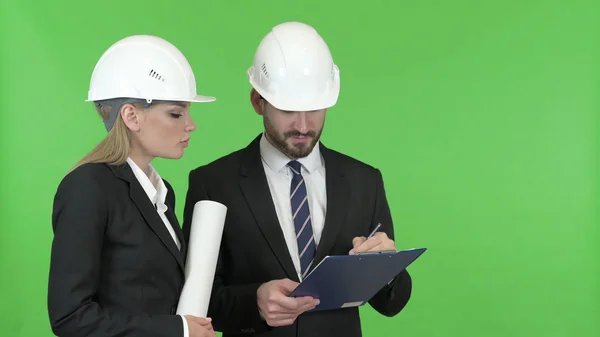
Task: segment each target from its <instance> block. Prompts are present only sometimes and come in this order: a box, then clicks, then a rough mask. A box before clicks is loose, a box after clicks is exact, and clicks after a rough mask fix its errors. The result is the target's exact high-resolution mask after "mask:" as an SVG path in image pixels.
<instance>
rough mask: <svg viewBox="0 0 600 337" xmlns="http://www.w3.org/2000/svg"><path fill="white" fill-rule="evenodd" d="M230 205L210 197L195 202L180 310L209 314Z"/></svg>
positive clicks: (178, 309) (185, 313)
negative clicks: (228, 206) (226, 216)
mask: <svg viewBox="0 0 600 337" xmlns="http://www.w3.org/2000/svg"><path fill="white" fill-rule="evenodd" d="M226 213H227V207H226V206H225V205H223V204H221V203H218V202H215V201H211V200H201V201H198V202H197V203H196V204H195V205H194V212H193V214H192V224H191V228H190V238H189V245H188V252H187V260H186V264H185V284H184V286H183V290H182V292H181V297H180V298H179V303H178V305H177V314H179V315H193V316H198V317H203V318H206V315H207V312H208V304H209V302H210V295H211V292H212V285H213V281H214V277H215V270H216V268H217V259H218V256H219V248H220V246H221V238H222V236H223V226H224V225H225V215H226Z"/></svg>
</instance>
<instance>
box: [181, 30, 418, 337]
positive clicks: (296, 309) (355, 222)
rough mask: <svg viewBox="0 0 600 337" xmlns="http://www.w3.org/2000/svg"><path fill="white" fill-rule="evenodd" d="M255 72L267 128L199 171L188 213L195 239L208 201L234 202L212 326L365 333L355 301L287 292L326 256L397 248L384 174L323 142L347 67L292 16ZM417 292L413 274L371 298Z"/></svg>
mask: <svg viewBox="0 0 600 337" xmlns="http://www.w3.org/2000/svg"><path fill="white" fill-rule="evenodd" d="M248 77H249V81H250V83H251V85H252V90H251V93H250V102H251V103H252V106H253V108H254V110H255V111H256V113H257V114H258V115H260V116H262V119H263V124H264V132H262V133H261V134H259V135H258V136H257V137H256V138H255V139H254V140H253V141H252V142H251V143H250V144H249V145H247V146H246V147H245V148H243V149H240V150H239V151H236V152H233V153H231V154H229V155H227V156H224V157H222V158H220V159H218V160H216V161H214V162H212V163H210V164H207V165H204V166H201V167H198V168H196V169H194V170H193V171H192V172H191V173H190V175H189V190H188V193H187V199H186V206H185V210H184V224H183V231H184V235H186V237H187V236H188V235H189V232H190V228H189V227H190V225H191V217H192V212H193V207H194V204H195V203H196V202H197V201H198V200H203V199H211V200H215V201H218V202H221V203H223V204H225V205H227V207H228V211H227V219H226V223H225V228H224V233H223V239H222V240H223V241H222V245H221V250H220V258H219V261H218V265H217V270H216V275H215V283H214V287H213V291H212V298H211V305H210V308H209V316H211V317H212V319H213V326H214V327H215V330H217V331H222V332H223V333H224V336H225V337H229V336H265V337H266V336H269V337H292V336H294V337H319V336H328V337H331V336H344V337H357V336H361V334H362V332H361V325H360V318H359V310H358V308H357V307H356V306H352V307H347V308H343V309H338V310H329V311H314V312H306V311H308V310H310V309H312V308H314V307H315V306H316V305H318V303H319V302H318V300H316V299H313V298H310V297H308V298H291V297H288V296H287V295H288V294H290V292H291V291H292V290H293V289H294V288H295V287H296V286H297V285H298V284H299V282H301V281H302V279H303V277H304V276H305V275H307V273H309V272H310V271H311V270H312V269H313V268H314V267H315V266H317V265H318V264H319V262H320V261H321V260H322V259H323V258H324V257H325V256H327V255H344V254H352V253H358V252H366V251H382V250H396V247H395V244H394V241H393V238H394V230H393V223H392V219H391V214H390V210H389V207H388V203H387V200H386V195H385V191H384V186H383V180H382V176H381V173H380V171H379V170H378V169H376V168H373V167H372V166H369V165H367V164H365V163H362V162H360V161H358V160H356V159H353V158H351V157H349V156H346V155H344V154H341V153H339V152H336V151H334V150H332V149H329V148H327V147H325V145H323V144H322V143H321V142H320V141H319V138H320V136H321V132H322V130H323V125H324V120H325V114H326V111H327V109H328V108H330V107H332V106H334V105H335V104H336V102H337V99H338V95H339V92H340V72H339V69H338V67H337V66H336V64H335V63H334V62H333V58H332V55H331V52H330V50H329V48H328V46H327V44H326V43H325V41H324V40H323V39H322V38H321V36H320V35H319V34H318V33H317V31H316V30H315V29H314V28H312V27H311V26H308V25H306V24H303V23H299V22H287V23H283V24H280V25H277V26H275V27H274V28H273V29H272V30H271V31H270V32H269V33H268V34H267V35H266V36H265V37H264V38H263V40H262V41H261V43H260V45H259V46H258V50H257V51H256V53H255V57H254V64H253V65H252V66H251V67H250V69H249V70H248ZM378 223H381V224H382V226H381V229H380V230H379V231H378V232H377V233H376V234H375V235H373V236H372V237H371V238H370V239H369V240H366V238H365V236H367V235H368V234H369V233H370V232H372V231H373V230H375V227H376V225H377V224H378ZM410 294H411V278H410V276H409V274H408V272H407V271H406V270H404V271H402V272H401V273H400V274H399V275H397V276H396V277H395V278H394V279H393V280H391V281H390V282H389V283H388V284H387V285H386V286H385V287H384V288H382V289H381V290H380V291H379V292H378V293H377V294H376V295H375V296H373V297H372V299H371V300H370V301H369V303H370V305H371V306H372V307H373V308H375V310H377V311H378V312H379V313H381V314H383V315H385V316H394V315H396V314H398V313H399V312H400V311H401V310H402V309H403V308H404V307H405V305H406V304H407V302H408V300H409V298H410Z"/></svg>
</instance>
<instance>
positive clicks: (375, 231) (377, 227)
mask: <svg viewBox="0 0 600 337" xmlns="http://www.w3.org/2000/svg"><path fill="white" fill-rule="evenodd" d="M379 227H381V223H378V224H377V226H375V229H374V230H373V231H372V232H371V234H369V236H368V237H367V240H369V239H370V238H371V237H372V236H373V235H375V233H377V230H378V229H379Z"/></svg>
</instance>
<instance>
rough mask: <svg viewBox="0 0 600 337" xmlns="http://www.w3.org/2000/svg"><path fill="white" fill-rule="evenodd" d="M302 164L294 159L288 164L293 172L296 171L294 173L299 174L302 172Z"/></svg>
mask: <svg viewBox="0 0 600 337" xmlns="http://www.w3.org/2000/svg"><path fill="white" fill-rule="evenodd" d="M301 165H302V164H300V163H299V162H297V161H295V160H292V161H291V162H289V163H288V166H289V167H290V168H291V169H292V172H294V174H296V175H298V174H300V172H302V171H301V169H300V166H301Z"/></svg>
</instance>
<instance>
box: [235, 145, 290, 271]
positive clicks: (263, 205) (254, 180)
mask: <svg viewBox="0 0 600 337" xmlns="http://www.w3.org/2000/svg"><path fill="white" fill-rule="evenodd" d="M259 140H260V136H259V137H257V138H256V139H255V140H254V141H253V142H252V143H251V144H250V145H249V146H248V147H247V148H246V149H245V150H244V151H245V155H244V161H243V164H242V167H241V170H240V188H241V190H242V193H243V194H244V197H245V198H246V202H247V203H248V206H249V207H250V210H251V211H252V214H253V215H254V220H255V221H256V223H257V225H258V227H259V228H260V230H261V232H262V234H263V236H264V238H265V240H266V241H267V243H268V244H269V246H270V247H271V250H272V252H273V254H274V255H275V257H276V258H277V260H278V261H279V264H280V265H281V267H282V268H283V270H285V272H286V274H287V276H288V278H290V279H291V280H294V281H296V282H297V281H298V275H297V273H296V268H295V267H294V263H293V262H292V258H291V257H290V253H289V250H288V248H287V244H286V242H285V238H284V236H283V232H282V231H281V226H280V224H279V220H278V219H277V213H276V211H275V206H274V205H273V198H272V196H271V191H270V190H269V185H268V182H267V177H266V175H265V171H264V168H263V166H262V161H261V156H260V147H259Z"/></svg>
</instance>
